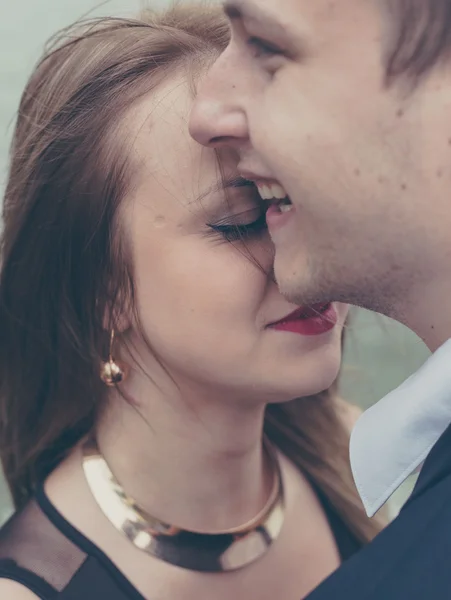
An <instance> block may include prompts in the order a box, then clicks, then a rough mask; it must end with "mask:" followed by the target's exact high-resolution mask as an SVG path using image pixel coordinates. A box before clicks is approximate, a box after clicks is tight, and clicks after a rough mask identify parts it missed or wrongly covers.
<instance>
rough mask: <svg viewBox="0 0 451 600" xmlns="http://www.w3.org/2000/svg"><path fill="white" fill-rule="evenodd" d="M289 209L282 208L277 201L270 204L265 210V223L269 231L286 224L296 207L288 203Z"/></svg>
mask: <svg viewBox="0 0 451 600" xmlns="http://www.w3.org/2000/svg"><path fill="white" fill-rule="evenodd" d="M289 207H290V208H289V210H287V209H286V208H282V210H281V206H280V205H279V204H277V203H275V204H270V205H269V206H268V209H267V211H266V224H267V225H268V229H269V231H270V232H271V231H275V230H276V229H280V228H281V227H283V226H284V225H286V224H287V223H288V222H289V221H290V219H292V218H293V216H294V213H295V211H296V209H295V208H294V206H293V205H292V204H290V205H289Z"/></svg>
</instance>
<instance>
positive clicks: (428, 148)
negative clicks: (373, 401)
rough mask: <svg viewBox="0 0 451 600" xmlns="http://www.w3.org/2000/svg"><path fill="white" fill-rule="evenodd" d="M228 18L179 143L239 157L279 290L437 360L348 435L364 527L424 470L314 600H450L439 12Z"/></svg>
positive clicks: (392, 1)
mask: <svg viewBox="0 0 451 600" xmlns="http://www.w3.org/2000/svg"><path fill="white" fill-rule="evenodd" d="M225 11H226V13H227V15H228V16H229V18H230V22H231V26H232V40H231V42H230V44H229V46H228V48H227V50H226V51H225V52H224V54H223V55H222V56H221V57H220V58H219V59H218V61H217V62H216V64H215V65H214V66H213V68H212V70H211V72H210V73H209V75H208V76H207V80H206V82H205V83H204V84H203V85H202V86H201V88H200V90H199V98H198V100H197V103H196V106H195V108H194V111H193V114H192V119H191V132H192V135H193V136H194V137H195V139H197V140H198V141H199V142H201V143H202V144H204V145H207V146H221V145H227V146H231V147H233V148H236V149H237V150H238V151H239V153H240V157H241V162H240V171H241V174H242V175H243V177H245V178H247V179H251V180H254V181H255V182H256V184H257V186H258V187H259V189H260V191H261V195H262V197H263V198H264V201H265V202H266V203H267V204H268V207H269V208H268V212H267V222H268V227H269V230H270V233H271V235H272V238H273V241H274V243H275V247H276V258H275V273H276V277H277V280H278V282H279V284H280V287H281V289H282V291H283V292H284V293H285V294H286V295H287V297H288V298H289V299H291V300H293V301H297V302H299V303H300V304H306V303H316V302H327V301H330V300H339V301H343V302H350V303H353V304H358V305H360V306H364V307H367V308H369V309H373V310H377V311H379V312H382V313H385V314H386V315H389V316H391V317H393V318H395V319H398V320H399V321H401V322H403V323H404V324H406V325H407V326H409V327H410V328H411V329H413V330H414V331H415V332H416V333H417V334H418V335H419V336H420V337H421V338H422V339H423V340H424V341H425V342H426V344H427V345H428V346H429V348H430V349H431V351H433V352H434V354H433V356H432V357H431V359H430V360H429V361H428V362H427V363H426V365H425V366H424V367H423V368H422V369H421V370H420V371H419V372H418V373H417V374H416V375H415V376H413V377H412V378H410V379H409V380H408V381H407V382H406V383H405V384H403V385H402V386H401V387H400V388H399V389H398V390H395V391H394V392H392V394H390V395H389V396H388V397H386V398H384V399H383V400H381V401H380V402H379V403H378V404H377V405H376V406H375V407H373V408H372V409H370V410H369V411H367V413H365V415H364V416H363V417H362V418H361V420H360V422H359V423H358V425H357V427H356V429H355V431H354V433H353V437H352V440H351V461H352V465H353V470H354V475H355V478H356V483H357V486H358V488H359V491H360V494H361V497H362V500H363V502H364V504H365V507H366V509H367V512H368V513H369V514H370V515H372V514H374V513H375V512H376V511H377V510H378V509H379V508H380V507H381V506H382V505H383V504H384V502H385V501H386V500H387V498H388V497H389V496H390V495H391V493H392V492H393V491H394V490H395V489H396V488H397V487H398V486H399V485H400V483H402V481H403V480H404V479H405V478H406V477H407V476H408V475H409V474H410V473H411V472H413V471H414V470H415V469H417V468H419V467H421V465H422V464H423V462H424V461H425V464H424V466H423V468H422V470H421V473H420V477H419V480H418V483H417V486H416V488H415V490H414V493H413V495H412V496H411V498H410V499H409V501H408V502H407V504H406V506H405V507H404V509H403V510H402V511H401V514H400V515H399V517H398V518H397V519H396V520H395V521H394V522H393V523H392V524H391V525H390V526H389V527H388V528H387V529H386V530H385V531H384V532H383V533H382V534H380V535H379V536H378V537H377V538H376V540H375V541H374V542H373V543H372V544H370V545H369V546H368V547H367V548H365V549H364V550H363V551H361V552H360V553H359V554H358V555H356V556H355V557H354V558H353V559H351V560H350V561H348V562H347V563H346V564H345V565H344V566H343V567H341V568H340V569H339V570H338V571H337V572H336V573H334V574H333V575H332V576H331V577H330V578H329V579H328V580H326V582H324V583H323V584H322V585H321V586H320V587H319V588H318V589H317V590H316V591H315V592H313V593H312V595H311V596H309V600H323V599H324V600H329V599H332V598H333V599H334V600H335V599H337V600H342V599H343V600H344V599H347V600H354V599H355V600H357V599H358V600H374V599H376V598H377V599H381V600H392V599H393V600H394V599H396V600H403V599H407V598H408V599H409V600H420V599H421V600H425V599H426V598H431V599H437V598H440V599H441V598H447V599H449V598H451V427H449V426H450V423H451V341H447V340H450V338H451V0H314V1H312V0H236V1H233V0H232V2H231V3H228V4H227V3H226V4H225ZM274 184H276V185H274ZM281 188H282V190H281ZM271 196H272V198H271ZM279 196H282V197H283V199H282V200H281V199H280V198H279Z"/></svg>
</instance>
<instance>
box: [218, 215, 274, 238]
mask: <svg viewBox="0 0 451 600" xmlns="http://www.w3.org/2000/svg"><path fill="white" fill-rule="evenodd" d="M208 226H209V227H210V228H211V229H212V230H213V231H214V232H216V233H219V234H221V235H222V237H223V238H224V239H225V240H226V241H228V242H236V241H238V240H246V239H250V238H252V237H257V236H258V235H260V234H261V233H263V232H264V231H266V227H267V226H266V215H265V213H262V214H261V215H260V216H259V217H258V219H256V220H255V221H252V223H246V224H238V223H228V224H225V223H224V224H221V223H215V224H209V225H208Z"/></svg>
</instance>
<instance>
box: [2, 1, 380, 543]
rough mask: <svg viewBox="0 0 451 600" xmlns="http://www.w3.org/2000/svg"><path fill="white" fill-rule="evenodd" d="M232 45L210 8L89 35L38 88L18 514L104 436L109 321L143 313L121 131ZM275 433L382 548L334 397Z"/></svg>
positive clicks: (11, 221) (13, 240)
mask: <svg viewBox="0 0 451 600" xmlns="http://www.w3.org/2000/svg"><path fill="white" fill-rule="evenodd" d="M228 37H229V30H228V26H227V23H226V22H225V20H224V18H223V17H222V15H221V13H220V12H219V11H218V10H217V9H215V8H208V7H206V6H205V5H196V6H190V7H188V8H187V7H185V8H183V7H181V6H178V7H177V6H176V7H174V8H172V9H170V10H168V11H166V12H164V13H160V14H156V15H155V14H153V13H152V14H151V13H144V14H143V15H142V16H141V17H140V18H139V19H136V20H126V19H100V20H95V21H91V22H89V23H84V24H78V25H77V26H75V27H71V28H69V29H67V30H65V31H63V32H62V34H60V35H59V36H58V37H57V38H55V39H54V40H53V42H52V44H51V46H50V47H49V48H48V49H47V51H46V54H45V56H44V58H43V59H42V60H41V61H40V62H39V64H38V66H37V67H36V69H35V71H34V73H33V75H32V76H31V78H30V81H29V82H28V85H27V86H26V89H25V91H24V93H23V96H22V100H21V103H20V107H19V113H18V118H17V123H16V128H15V132H14V138H13V144H12V150H11V153H12V157H11V166H10V172H9V179H8V184H7V189H6V195H5V201H4V208H3V218H4V233H3V238H2V242H1V253H2V267H1V274H0V332H1V335H0V456H1V460H2V464H3V468H4V472H5V476H6V478H7V481H8V483H9V486H10V490H11V493H12V497H13V500H14V503H15V505H16V507H18V508H20V507H21V506H23V505H24V504H25V503H26V501H27V500H28V498H29V497H30V496H31V494H32V493H33V491H34V490H35V488H36V486H37V484H38V483H39V482H41V481H42V480H43V479H44V478H45V477H46V476H47V475H48V474H49V473H50V472H51V471H52V469H54V468H55V466H56V465H57V464H58V463H59V462H60V461H61V460H62V459H63V458H64V457H65V456H66V455H67V453H68V451H69V450H70V449H71V448H72V447H73V446H74V445H75V444H76V443H77V442H78V441H79V440H80V438H81V437H82V436H84V435H85V434H86V433H87V432H88V431H89V430H90V429H91V428H92V427H93V425H94V423H95V420H96V416H97V415H98V412H99V410H100V409H101V407H102V405H103V403H104V400H105V390H104V386H103V385H102V383H101V382H100V379H99V376H98V365H99V363H100V360H101V359H102V357H105V355H106V347H107V343H108V340H106V339H105V331H104V322H103V321H104V315H105V314H113V313H115V312H116V313H120V312H121V309H123V308H124V306H125V303H133V291H134V290H133V277H132V272H131V267H130V265H129V261H128V260H127V251H126V248H125V247H124V244H123V238H124V236H121V231H120V225H119V220H118V219H117V218H116V216H117V214H118V209H119V207H120V203H121V201H122V199H123V197H124V195H125V194H126V192H127V189H128V186H129V184H130V172H129V171H130V169H129V165H128V163H127V152H126V148H124V144H123V143H121V144H120V143H118V141H117V139H118V137H119V136H117V135H116V134H117V124H118V123H119V122H120V118H121V116H122V115H123V114H124V113H125V111H126V110H127V109H128V108H129V107H130V105H131V104H132V103H133V102H135V101H136V100H137V99H138V98H140V97H141V96H142V95H143V94H145V93H148V92H149V91H151V90H153V89H154V88H155V87H156V86H157V85H158V84H159V83H161V82H162V81H163V80H164V78H165V77H166V76H167V75H168V74H169V73H173V72H174V69H176V68H184V69H185V71H186V72H187V73H191V74H192V75H195V74H196V72H197V71H198V70H200V69H202V68H205V67H206V65H208V62H209V60H212V59H213V58H214V57H215V56H216V55H217V54H218V53H219V52H220V51H221V50H222V49H223V48H224V47H225V46H226V44H227V42H228ZM115 136H116V137H115ZM266 430H267V433H268V435H269V436H270V437H271V439H272V440H273V441H274V442H275V443H276V444H277V445H278V446H279V447H280V449H281V450H282V451H283V452H284V453H285V454H286V455H287V456H288V457H289V458H291V459H292V460H293V461H294V462H295V463H296V464H297V465H298V466H299V468H301V469H302V471H303V472H304V473H305V474H306V475H307V476H308V477H309V478H310V480H311V481H312V483H313V484H314V485H315V486H316V487H317V488H318V489H319V490H322V492H323V493H324V495H325V496H326V497H327V498H328V499H329V500H330V502H331V504H332V505H333V507H334V509H335V510H336V512H337V514H338V515H340V516H341V517H342V519H343V521H344V522H345V523H346V524H347V525H348V527H349V528H350V529H351V530H352V531H353V532H354V533H355V535H356V536H357V537H358V539H360V540H361V541H366V540H368V539H370V538H371V537H372V536H373V535H374V533H375V532H376V530H377V527H376V525H375V524H374V523H372V522H370V521H369V520H368V519H367V518H366V516H365V515H364V513H363V510H362V508H361V505H360V503H359V500H358V497H357V493H356V490H355V488H354V485H353V483H352V478H351V473H350V468H349V461H348V457H347V453H348V450H347V448H348V433H347V431H346V427H345V425H344V424H343V420H342V419H341V417H340V415H339V414H338V411H337V403H336V401H335V397H334V392H333V391H332V390H329V391H328V392H324V393H322V394H319V395H318V396H315V397H312V398H303V399H299V400H294V401H292V402H290V403H287V404H286V405H282V406H272V407H269V408H268V410H267V418H266Z"/></svg>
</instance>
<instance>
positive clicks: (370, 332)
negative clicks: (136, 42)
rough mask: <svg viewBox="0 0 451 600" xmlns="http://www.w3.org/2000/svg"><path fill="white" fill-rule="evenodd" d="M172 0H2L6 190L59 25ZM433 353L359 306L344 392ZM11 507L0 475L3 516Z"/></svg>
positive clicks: (389, 383)
mask: <svg viewBox="0 0 451 600" xmlns="http://www.w3.org/2000/svg"><path fill="white" fill-rule="evenodd" d="M168 1H169V0H153V1H152V2H145V1H144V0H143V1H140V0H110V1H107V2H103V3H99V2H95V1H93V0H20V1H18V2H10V0H0V191H2V189H3V184H4V180H5V170H6V165H7V158H8V146H9V140H10V135H11V130H12V124H13V122H14V115H15V111H16V109H17V105H18V102H19V97H20V94H21V91H22V89H23V87H24V85H25V82H26V79H27V76H28V75H29V73H30V71H31V69H32V67H33V65H34V63H35V61H36V60H37V58H38V56H39V55H40V53H41V51H42V48H43V45H44V43H45V41H46V40H47V39H48V38H49V37H50V36H51V35H52V34H53V33H55V32H56V31H57V30H58V29H59V28H61V27H64V26H66V25H68V24H70V23H71V22H73V21H75V20H77V19H79V18H81V17H83V16H87V14H88V13H89V16H96V15H111V16H134V15H135V14H136V12H137V11H138V10H139V9H140V8H141V7H143V6H145V5H146V4H150V5H151V6H163V5H165V4H167V3H168ZM0 335H1V332H0ZM427 355H428V352H427V350H426V348H425V347H424V345H423V343H422V342H421V341H420V340H419V339H418V338H417V337H416V336H414V335H413V334H412V333H411V332H409V331H407V330H406V329H405V328H404V327H402V326H400V325H398V324H396V323H393V322H391V321H389V320H388V319H385V318H382V317H380V316H377V315H373V314H370V313H367V312H365V311H360V310H359V311H357V312H356V314H355V315H354V319H353V321H352V323H351V325H350V327H349V332H348V336H347V343H346V351H345V360H344V366H343V376H342V393H343V396H344V397H345V398H347V399H349V400H350V401H352V402H354V403H356V404H358V405H359V406H361V407H362V408H363V409H365V408H367V407H369V406H371V404H372V403H374V402H375V401H376V400H378V399H379V398H380V397H382V396H383V395H384V394H385V393H387V392H388V391H389V390H391V389H393V388H394V387H396V386H397V385H398V384H399V383H401V382H402V381H403V380H404V379H405V378H406V377H407V376H408V375H410V374H411V373H412V372H413V371H415V370H416V369H417V368H418V367H419V365H420V364H421V363H422V362H424V359H425V358H426V357H427ZM381 435H383V432H381ZM411 486H412V481H409V482H407V484H406V485H405V486H404V487H403V489H402V490H400V492H398V493H397V494H396V496H395V497H394V499H393V501H392V504H391V510H392V513H395V512H396V511H397V510H398V509H399V506H400V505H401V504H402V502H403V500H404V498H405V496H406V494H407V493H408V491H409V489H410V488H411ZM10 511H11V506H10V504H9V500H8V495H7V492H6V487H5V485H4V483H3V482H2V480H1V477H0V522H1V521H2V520H3V519H4V518H5V517H6V516H7V515H8V514H9V512H10Z"/></svg>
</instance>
